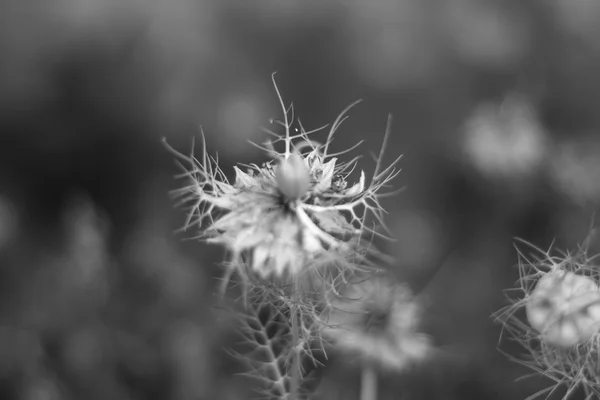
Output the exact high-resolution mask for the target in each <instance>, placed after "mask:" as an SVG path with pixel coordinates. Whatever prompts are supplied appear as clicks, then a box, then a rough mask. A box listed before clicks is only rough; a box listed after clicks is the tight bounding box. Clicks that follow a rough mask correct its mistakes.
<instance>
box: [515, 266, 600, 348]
mask: <svg viewBox="0 0 600 400" xmlns="http://www.w3.org/2000/svg"><path fill="white" fill-rule="evenodd" d="M526 310H527V319H528V320H529V323H530V325H531V326H532V327H533V328H534V329H535V330H537V331H538V332H540V333H541V334H542V338H543V340H544V341H546V342H548V343H549V344H552V345H555V346H560V347H570V346H574V345H576V344H578V343H583V342H585V341H586V340H588V339H589V338H590V337H591V336H592V335H593V334H594V333H596V332H597V331H598V330H599V329H600V290H599V288H598V285H597V284H596V282H594V281H593V280H592V279H591V278H589V277H587V276H582V275H575V274H574V273H573V272H566V271H558V272H550V273H548V274H546V275H544V277H542V278H541V279H540V280H539V281H538V283H537V286H536V287H535V289H534V290H533V292H532V293H531V296H530V297H529V300H528V302H527V306H526Z"/></svg>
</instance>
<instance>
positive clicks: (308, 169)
mask: <svg viewBox="0 0 600 400" xmlns="http://www.w3.org/2000/svg"><path fill="white" fill-rule="evenodd" d="M276 89H277V87H276ZM277 94H278V95H279V91H277ZM279 99H280V101H281V96H280V95H279ZM281 102H282V101H281ZM282 107H283V111H284V121H283V122H279V121H277V123H278V124H279V125H281V126H283V127H284V129H285V134H284V135H278V134H276V133H274V132H272V131H267V132H268V133H269V134H271V135H273V136H274V137H275V139H273V140H272V141H269V142H267V143H266V145H265V146H259V147H261V148H263V149H264V150H265V151H266V152H267V153H268V154H269V155H270V156H271V157H272V160H271V161H269V162H266V163H263V164H262V165H260V166H259V165H257V164H250V165H246V166H240V167H237V166H236V167H234V170H235V181H234V182H233V183H230V182H229V180H228V179H227V177H226V175H225V173H224V172H223V171H222V170H221V169H220V167H219V166H218V163H217V161H216V160H215V159H213V158H212V157H210V156H208V155H207V154H206V144H205V143H204V146H203V154H202V159H201V160H198V159H196V158H195V157H193V156H191V157H184V156H181V155H179V156H181V157H183V159H184V160H185V161H187V162H189V163H190V165H191V167H190V166H184V168H185V171H186V172H185V174H184V177H187V178H191V183H190V184H189V185H188V186H186V187H184V188H182V189H181V190H179V191H178V193H177V195H179V196H181V197H182V200H183V202H185V203H188V204H191V209H190V214H189V221H188V223H187V224H186V227H190V226H192V225H196V226H198V227H199V228H200V237H201V238H203V239H207V240H208V241H209V242H211V243H219V244H222V245H224V246H225V247H226V248H227V249H228V250H229V251H230V252H231V253H232V260H231V262H230V263H229V265H230V266H231V267H232V269H233V270H237V271H238V272H240V273H241V274H242V275H244V274H246V272H245V266H250V268H251V270H252V271H254V272H255V273H257V274H258V275H259V276H260V277H262V278H266V277H269V276H271V275H275V276H279V277H282V276H295V275H297V274H298V273H300V272H301V271H302V270H303V269H304V268H307V267H309V266H310V267H318V266H320V265H323V264H332V263H334V264H335V263H344V264H347V265H354V263H359V262H362V261H364V257H365V252H366V251H367V250H368V246H366V245H365V246H363V244H364V243H366V240H368V239H369V236H372V235H373V234H375V231H374V229H373V228H370V227H367V226H366V220H365V219H366V218H367V216H368V214H371V215H373V216H374V217H375V220H376V221H378V222H380V223H381V224H382V221H381V218H382V213H383V210H382V208H381V206H380V204H379V198H380V196H381V193H380V192H381V189H382V187H383V186H384V185H387V183H388V182H389V181H390V180H391V179H392V178H394V177H395V176H396V175H397V174H398V173H399V171H397V170H396V169H395V165H396V164H397V162H398V161H399V158H398V159H396V160H395V161H394V162H393V163H392V164H391V165H390V166H389V167H388V168H386V169H384V170H383V171H380V169H379V166H380V163H381V157H380V159H379V160H378V164H377V169H376V171H375V174H374V176H373V178H372V179H371V182H370V183H369V184H367V182H366V177H365V174H364V172H361V173H360V178H359V179H358V182H355V183H354V184H353V185H348V183H347V182H346V180H347V179H349V175H350V173H351V172H352V171H353V170H354V169H355V167H356V164H357V158H354V159H352V160H350V161H348V162H343V161H341V160H340V159H338V157H337V156H340V155H342V154H344V153H345V152H346V151H344V152H341V153H337V154H331V153H330V152H329V151H328V149H329V144H330V142H331V141H332V139H333V135H334V133H335V132H336V130H337V129H338V128H339V126H340V124H341V122H342V121H343V120H344V119H345V117H344V115H345V113H346V111H348V109H349V108H350V107H351V106H350V107H348V108H346V110H344V111H343V112H342V114H341V115H340V116H339V117H338V118H337V119H336V121H335V122H334V123H333V125H332V126H331V128H330V130H329V134H328V136H327V140H326V142H325V144H320V143H318V142H317V141H315V140H313V139H312V136H311V135H313V134H314V133H315V132H317V131H318V130H316V131H311V132H307V131H306V130H304V128H303V127H302V125H301V124H299V125H300V129H299V130H298V129H296V130H295V133H294V134H292V133H291V130H292V129H291V125H292V124H293V123H294V121H293V120H290V119H288V118H289V117H290V116H292V113H293V111H292V109H291V107H290V108H286V107H285V106H284V105H283V102H282ZM291 119H293V118H291ZM388 128H389V126H388ZM387 134H389V129H388V130H387V131H386V135H387ZM279 145H282V147H283V150H282V151H277V150H276V149H275V148H276V146H279ZM354 147H356V146H354ZM354 147H353V148H354ZM353 148H352V149H353ZM349 150H351V149H349Z"/></svg>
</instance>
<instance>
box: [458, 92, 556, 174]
mask: <svg viewBox="0 0 600 400" xmlns="http://www.w3.org/2000/svg"><path fill="white" fill-rule="evenodd" d="M463 149H464V150H463V151H464V154H465V156H466V158H467V161H468V162H469V163H470V164H472V165H473V167H475V168H476V169H477V171H479V172H480V173H481V174H482V175H484V176H486V177H487V178H492V179H497V178H504V179H509V180H513V179H520V178H526V177H528V176H531V175H532V174H534V173H535V172H536V170H537V168H538V166H539V165H540V164H541V163H542V161H543V160H544V157H545V151H546V137H545V132H544V130H543V128H542V126H541V124H540V122H539V121H538V119H537V116H536V115H535V110H534V109H533V108H532V106H531V104H530V103H529V102H528V101H527V99H525V98H524V97H520V96H518V95H511V96H508V97H507V98H505V99H504V101H503V102H502V103H500V104H495V103H484V104H482V105H481V106H479V107H478V108H477V109H475V111H474V112H473V114H472V115H471V116H470V117H469V119H468V120H467V122H466V126H465V129H464V132H463Z"/></svg>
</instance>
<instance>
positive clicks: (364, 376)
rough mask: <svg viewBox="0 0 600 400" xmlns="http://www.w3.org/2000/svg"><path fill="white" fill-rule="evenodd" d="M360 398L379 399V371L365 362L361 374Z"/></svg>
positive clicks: (363, 399) (361, 399) (364, 399)
mask: <svg viewBox="0 0 600 400" xmlns="http://www.w3.org/2000/svg"><path fill="white" fill-rule="evenodd" d="M360 400H377V371H375V368H374V367H373V366H372V365H369V364H365V365H364V366H363V368H362V371H361V375H360Z"/></svg>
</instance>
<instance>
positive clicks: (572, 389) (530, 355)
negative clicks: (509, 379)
mask: <svg viewBox="0 0 600 400" xmlns="http://www.w3.org/2000/svg"><path fill="white" fill-rule="evenodd" d="M527 246H529V247H530V248H532V249H533V254H532V255H531V256H526V255H525V254H523V253H522V252H519V255H520V260H519V273H520V279H519V283H518V287H517V288H516V289H512V290H510V291H509V299H510V304H509V305H508V306H506V307H505V308H503V309H501V310H500V311H499V312H498V313H496V315H495V318H496V320H497V321H498V322H499V323H501V324H502V326H503V337H507V338H508V339H509V340H511V341H514V342H516V343H518V344H519V345H520V346H521V348H523V349H524V350H525V355H524V356H523V357H515V356H509V357H510V358H511V359H512V360H514V361H516V362H518V363H520V364H522V365H524V366H526V367H528V368H530V369H532V370H533V371H534V374H532V375H541V376H544V377H546V378H548V379H549V380H550V381H551V382H552V384H551V385H550V386H549V387H547V388H544V389H542V390H540V391H538V392H537V393H534V394H532V395H531V396H529V397H528V399H533V398H536V397H540V396H544V397H545V398H549V397H550V396H552V395H554V394H556V393H557V392H558V391H559V390H560V389H561V388H564V389H565V392H564V394H563V396H562V399H564V400H566V399H569V398H571V397H572V396H573V395H574V394H575V393H576V391H577V390H578V389H582V390H583V392H584V393H585V396H586V399H594V398H600V288H599V286H598V282H599V279H600V270H599V268H598V264H596V262H595V259H594V257H592V256H589V255H588V246H587V245H585V246H581V247H580V248H579V249H578V250H577V251H576V252H573V253H558V252H553V250H552V249H549V250H547V251H544V250H541V249H538V248H535V247H533V246H532V245H530V244H527Z"/></svg>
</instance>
